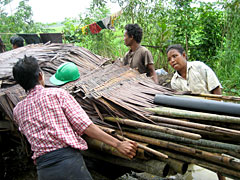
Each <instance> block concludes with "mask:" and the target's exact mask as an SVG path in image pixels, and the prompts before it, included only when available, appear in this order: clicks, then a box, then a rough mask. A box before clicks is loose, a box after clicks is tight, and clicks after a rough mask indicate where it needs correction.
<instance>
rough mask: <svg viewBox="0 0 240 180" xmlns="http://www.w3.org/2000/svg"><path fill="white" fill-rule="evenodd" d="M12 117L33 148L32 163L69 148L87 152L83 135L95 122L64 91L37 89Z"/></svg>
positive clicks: (15, 110) (32, 91)
mask: <svg viewBox="0 0 240 180" xmlns="http://www.w3.org/2000/svg"><path fill="white" fill-rule="evenodd" d="M13 114H14V119H15V121H16V122H17V124H18V126H19V130H20V131H21V132H22V133H23V134H24V135H25V136H26V137H27V139H28V141H29V143H30V144H31V148H32V151H33V152H34V154H33V156H32V158H33V159H36V158H37V157H39V156H41V155H43V154H45V153H47V152H50V151H53V150H56V149H59V148H63V147H67V146H70V147H72V148H76V149H80V150H86V149H87V148H88V146H87V143H86V142H85V141H84V140H83V139H82V138H81V135H82V134H83V132H84V130H85V129H86V128H87V127H88V126H89V125H90V124H91V123H92V121H91V120H90V119H89V117H88V115H87V114H86V113H85V111H84V110H83V109H82V108H81V106H80V105H79V104H78V103H77V101H76V100H75V99H74V97H73V96H71V95H70V94H69V93H68V92H66V91H65V90H63V89H60V88H44V87H43V86H41V85H37V86H35V88H34V89H32V90H31V91H30V92H29V93H28V95H27V97H26V98H25V99H24V100H23V101H21V102H19V103H18V104H17V106H16V107H15V108H14V111H13Z"/></svg>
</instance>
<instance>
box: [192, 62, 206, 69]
mask: <svg viewBox="0 0 240 180" xmlns="http://www.w3.org/2000/svg"><path fill="white" fill-rule="evenodd" d="M188 63H189V65H190V66H192V67H195V68H201V67H205V66H207V65H206V64H205V63H204V62H201V61H188Z"/></svg>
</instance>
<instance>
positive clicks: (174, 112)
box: [146, 107, 240, 124]
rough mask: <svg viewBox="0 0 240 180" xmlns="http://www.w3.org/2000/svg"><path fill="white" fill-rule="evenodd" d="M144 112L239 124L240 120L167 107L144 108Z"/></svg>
mask: <svg viewBox="0 0 240 180" xmlns="http://www.w3.org/2000/svg"><path fill="white" fill-rule="evenodd" d="M146 110H148V111H151V112H154V113H157V114H159V115H164V116H170V117H178V118H189V119H199V120H206V121H218V122H224V123H236V124H240V118H239V117H234V116H226V115H218V114H210V113H205V112H195V111H189V110H182V109H176V108H169V107H156V108H146Z"/></svg>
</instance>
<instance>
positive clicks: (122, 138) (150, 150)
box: [99, 126, 168, 159]
mask: <svg viewBox="0 0 240 180" xmlns="http://www.w3.org/2000/svg"><path fill="white" fill-rule="evenodd" d="M99 128H101V129H102V130H103V131H105V132H106V133H109V134H111V135H113V136H115V137H117V138H118V139H120V140H122V141H126V140H127V141H131V140H130V139H127V138H126V137H123V136H120V135H118V134H115V132H116V131H114V130H112V129H110V128H106V127H102V126H99ZM137 147H138V148H140V149H143V150H145V151H147V152H149V153H151V154H154V155H155V156H157V157H159V158H163V159H167V158H168V156H167V155H165V154H162V153H160V152H159V151H156V150H154V149H152V148H149V147H147V146H145V145H143V144H141V143H137Z"/></svg>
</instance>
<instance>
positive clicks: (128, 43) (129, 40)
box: [124, 31, 133, 46]
mask: <svg viewBox="0 0 240 180" xmlns="http://www.w3.org/2000/svg"><path fill="white" fill-rule="evenodd" d="M132 41H133V37H129V36H128V34H127V31H125V33H124V44H125V45H126V46H131V45H132Z"/></svg>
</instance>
